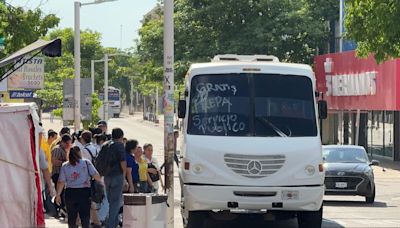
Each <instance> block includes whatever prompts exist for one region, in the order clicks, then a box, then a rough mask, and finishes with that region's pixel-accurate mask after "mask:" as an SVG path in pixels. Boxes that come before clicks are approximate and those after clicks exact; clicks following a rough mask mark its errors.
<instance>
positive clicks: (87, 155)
mask: <svg viewBox="0 0 400 228" xmlns="http://www.w3.org/2000/svg"><path fill="white" fill-rule="evenodd" d="M79 142H80V144H81V145H82V147H83V150H82V153H81V154H82V157H83V158H84V159H86V160H89V161H91V162H92V164H93V163H94V162H95V159H96V157H97V154H98V151H97V149H96V147H95V146H94V145H93V143H92V132H90V131H86V130H85V131H83V132H82V134H81V136H80V138H79ZM99 208H100V205H98V204H97V203H95V202H92V205H91V207H90V220H91V221H92V223H93V224H92V226H93V227H101V221H100V219H99V216H98V213H97V212H98V210H99Z"/></svg>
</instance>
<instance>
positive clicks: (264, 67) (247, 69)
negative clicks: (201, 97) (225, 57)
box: [187, 61, 314, 79]
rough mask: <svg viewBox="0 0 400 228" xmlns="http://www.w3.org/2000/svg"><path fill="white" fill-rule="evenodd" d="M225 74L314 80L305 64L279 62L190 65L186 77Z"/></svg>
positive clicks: (311, 72) (230, 62)
mask: <svg viewBox="0 0 400 228" xmlns="http://www.w3.org/2000/svg"><path fill="white" fill-rule="evenodd" d="M227 73H269V74H288V75H304V76H308V77H310V78H312V79H314V73H313V71H312V68H311V67H310V66H309V65H306V64H297V63H281V62H243V61H221V62H210V63H194V64H192V65H191V67H190V69H189V71H188V74H187V76H188V77H190V78H191V77H193V76H194V75H199V74H227Z"/></svg>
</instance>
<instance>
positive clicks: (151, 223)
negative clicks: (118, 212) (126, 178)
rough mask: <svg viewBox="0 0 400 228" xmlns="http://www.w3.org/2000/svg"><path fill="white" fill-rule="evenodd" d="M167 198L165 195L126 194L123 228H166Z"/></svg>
mask: <svg viewBox="0 0 400 228" xmlns="http://www.w3.org/2000/svg"><path fill="white" fill-rule="evenodd" d="M167 198H168V196H167V195H165V194H142V193H140V194H135V193H128V194H124V212H123V227H124V228H125V227H129V228H130V227H132V228H163V227H166V226H167V221H166V220H167V219H166V218H167V216H166V213H167Z"/></svg>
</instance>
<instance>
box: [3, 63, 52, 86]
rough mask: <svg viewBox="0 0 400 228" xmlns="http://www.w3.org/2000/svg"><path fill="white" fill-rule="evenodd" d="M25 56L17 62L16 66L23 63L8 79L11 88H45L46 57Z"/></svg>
mask: <svg viewBox="0 0 400 228" xmlns="http://www.w3.org/2000/svg"><path fill="white" fill-rule="evenodd" d="M28 59H30V57H24V58H22V59H20V60H19V61H18V62H16V63H15V64H16V65H15V66H14V68H17V67H19V66H21V65H22V63H23V62H25V61H27V63H25V64H24V65H23V66H22V67H21V68H19V69H18V70H16V71H15V72H13V73H12V74H11V75H10V76H9V77H8V79H7V82H8V88H9V89H43V88H44V58H42V57H34V58H32V59H31V60H29V61H28Z"/></svg>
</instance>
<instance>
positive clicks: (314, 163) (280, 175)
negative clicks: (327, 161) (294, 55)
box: [178, 55, 327, 228]
mask: <svg viewBox="0 0 400 228" xmlns="http://www.w3.org/2000/svg"><path fill="white" fill-rule="evenodd" d="M185 86H186V88H185V89H186V91H185V99H184V100H180V101H179V111H178V113H179V117H180V118H183V123H184V124H183V137H184V138H183V144H182V148H181V151H182V153H181V159H182V160H181V166H180V169H179V177H180V180H181V186H182V199H181V211H182V217H183V220H184V225H185V227H187V228H194V227H203V223H204V221H205V220H206V218H208V217H211V218H213V219H221V220H226V219H234V218H236V217H238V216H241V215H244V214H248V213H252V214H253V213H257V214H259V215H260V216H263V217H264V218H265V219H267V218H268V219H274V218H275V219H278V218H292V217H294V216H297V220H298V223H299V226H300V227H307V228H309V227H320V226H321V222H322V211H323V207H322V200H323V195H324V177H325V173H324V170H323V160H322V152H321V140H320V135H319V131H318V129H319V127H318V115H320V117H324V118H326V112H327V111H326V102H324V101H321V102H318V105H317V102H316V99H317V98H316V93H315V90H314V88H316V85H315V77H314V73H313V71H312V69H311V67H310V66H308V65H303V64H289V63H280V62H279V60H278V59H277V58H276V57H274V56H257V55H256V56H240V55H219V56H216V57H214V60H213V62H211V63H199V64H193V65H192V66H191V67H190V69H189V71H188V73H187V75H186V81H185ZM319 105H320V107H321V108H320V109H318V106H319Z"/></svg>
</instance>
